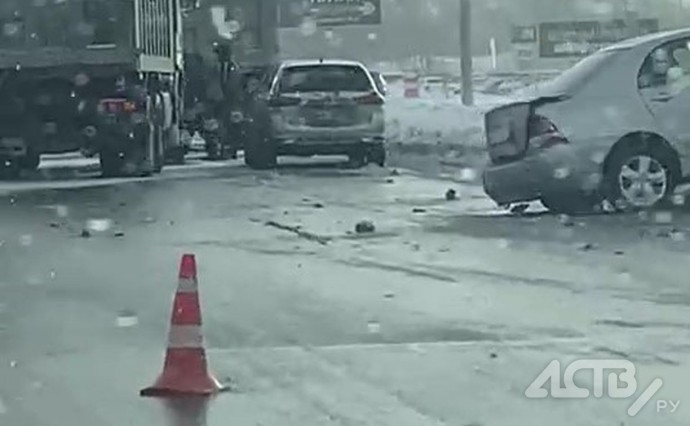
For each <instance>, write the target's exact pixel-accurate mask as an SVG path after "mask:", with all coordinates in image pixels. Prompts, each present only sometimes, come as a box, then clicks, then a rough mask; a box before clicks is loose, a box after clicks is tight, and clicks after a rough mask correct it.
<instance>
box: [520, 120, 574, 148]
mask: <svg viewBox="0 0 690 426" xmlns="http://www.w3.org/2000/svg"><path fill="white" fill-rule="evenodd" d="M528 132H529V141H530V145H532V146H534V147H536V148H549V147H551V146H554V145H560V144H566V143H568V139H566V137H565V136H564V135H563V133H561V131H560V130H558V127H556V125H555V124H554V123H553V122H552V121H551V120H549V119H548V118H546V117H544V116H542V115H538V114H535V115H532V116H530V118H529V130H528Z"/></svg>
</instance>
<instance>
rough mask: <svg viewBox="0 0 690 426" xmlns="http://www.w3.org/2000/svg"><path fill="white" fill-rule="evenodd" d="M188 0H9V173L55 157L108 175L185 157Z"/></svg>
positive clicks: (4, 28)
mask: <svg viewBox="0 0 690 426" xmlns="http://www.w3.org/2000/svg"><path fill="white" fill-rule="evenodd" d="M182 42H183V39H182V8H181V4H180V0H60V1H53V0H31V1H27V0H3V1H2V2H0V99H2V102H0V171H1V172H2V175H3V176H4V177H7V176H12V177H14V176H17V175H19V173H21V171H22V170H32V169H36V168H37V167H38V166H39V163H40V156H41V155H42V154H46V153H65V152H70V151H81V152H83V153H84V154H86V155H89V156H98V158H99V161H100V166H101V170H102V172H103V174H104V175H107V176H133V175H136V176H142V175H150V174H153V173H157V172H159V171H160V170H161V169H162V168H163V165H164V163H165V162H166V161H168V162H179V161H182V159H183V157H184V150H183V147H182V145H181V144H180V137H179V122H180V117H181V108H182V91H181V90H182V85H181V83H182V71H183V66H184V64H183V46H182Z"/></svg>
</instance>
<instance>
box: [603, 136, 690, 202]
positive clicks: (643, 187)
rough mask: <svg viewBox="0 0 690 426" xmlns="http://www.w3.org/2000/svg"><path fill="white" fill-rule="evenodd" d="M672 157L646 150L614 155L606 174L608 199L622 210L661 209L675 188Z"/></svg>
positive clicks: (631, 149)
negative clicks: (660, 206) (659, 207)
mask: <svg viewBox="0 0 690 426" xmlns="http://www.w3.org/2000/svg"><path fill="white" fill-rule="evenodd" d="M673 155H674V154H673V153H670V152H667V150H663V149H649V148H644V147H626V148H624V149H621V150H620V151H619V152H614V154H613V157H612V158H611V161H610V163H609V164H610V166H609V167H608V170H607V174H606V184H607V194H606V195H607V197H606V198H607V199H608V200H609V202H611V203H612V204H613V205H614V206H615V207H617V208H619V209H635V210H639V209H651V208H655V207H658V206H659V205H661V204H662V203H663V202H664V201H665V200H666V199H667V198H668V196H669V195H670V194H672V193H673V191H674V189H675V187H676V181H677V179H676V173H675V171H674V168H673V164H674V161H673Z"/></svg>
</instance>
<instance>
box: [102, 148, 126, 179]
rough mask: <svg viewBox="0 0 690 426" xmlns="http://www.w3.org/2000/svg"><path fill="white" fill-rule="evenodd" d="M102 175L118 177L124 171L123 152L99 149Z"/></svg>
mask: <svg viewBox="0 0 690 426" xmlns="http://www.w3.org/2000/svg"><path fill="white" fill-rule="evenodd" d="M99 162H100V164H101V174H102V176H103V177H118V176H122V174H123V172H124V164H125V161H124V154H122V153H120V152H116V151H105V150H103V151H101V152H100V154H99Z"/></svg>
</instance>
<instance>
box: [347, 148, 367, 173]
mask: <svg viewBox="0 0 690 426" xmlns="http://www.w3.org/2000/svg"><path fill="white" fill-rule="evenodd" d="M348 159H349V161H348V162H347V166H348V167H350V168H351V169H361V168H362V167H364V166H365V165H366V164H367V152H366V150H365V149H364V148H355V149H354V150H353V151H352V152H350V154H348Z"/></svg>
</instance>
